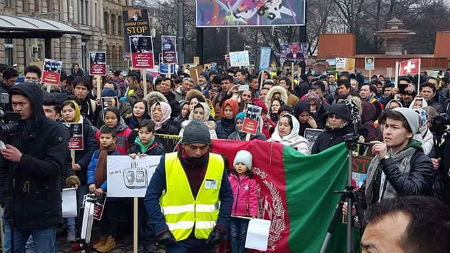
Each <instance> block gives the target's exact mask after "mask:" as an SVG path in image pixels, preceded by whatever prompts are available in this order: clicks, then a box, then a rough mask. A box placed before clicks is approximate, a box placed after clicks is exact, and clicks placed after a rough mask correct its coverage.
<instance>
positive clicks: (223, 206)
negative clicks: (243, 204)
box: [145, 120, 233, 253]
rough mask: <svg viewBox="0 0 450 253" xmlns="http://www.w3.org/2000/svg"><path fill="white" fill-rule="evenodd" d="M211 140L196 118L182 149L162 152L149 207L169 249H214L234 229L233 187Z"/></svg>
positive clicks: (148, 198) (147, 201) (182, 251)
mask: <svg viewBox="0 0 450 253" xmlns="http://www.w3.org/2000/svg"><path fill="white" fill-rule="evenodd" d="M210 143H211V137H210V134H209V130H208V127H207V126H206V125H205V124H204V123H203V122H201V121H198V120H193V121H192V122H190V123H189V124H188V125H187V126H186V128H185V130H184V133H183V139H182V141H181V148H180V149H179V151H178V152H174V153H168V154H166V155H165V156H162V157H161V162H160V164H159V166H158V167H157V168H156V171H155V173H154V174H153V177H152V179H151V181H150V184H149V186H148V189H147V194H146V196H145V207H146V208H147V213H148V216H149V219H150V222H151V223H152V225H153V227H154V230H155V233H156V236H157V239H158V241H159V242H160V243H162V244H165V245H166V252H167V253H171V252H176V253H185V252H212V251H213V247H214V245H216V244H217V243H219V242H220V241H222V240H223V239H225V237H226V235H227V234H228V223H229V218H230V214H231V206H232V204H233V192H232V190H231V187H230V182H229V181H228V176H227V170H226V163H225V161H224V159H223V158H222V156H220V155H218V154H213V153H211V152H210Z"/></svg>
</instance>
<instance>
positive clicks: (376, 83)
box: [371, 80, 383, 86]
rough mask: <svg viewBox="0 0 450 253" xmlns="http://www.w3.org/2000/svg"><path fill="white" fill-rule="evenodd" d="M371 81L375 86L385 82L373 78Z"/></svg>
mask: <svg viewBox="0 0 450 253" xmlns="http://www.w3.org/2000/svg"><path fill="white" fill-rule="evenodd" d="M371 83H372V85H375V86H378V85H383V83H382V82H381V81H378V80H373V81H372V82H371Z"/></svg>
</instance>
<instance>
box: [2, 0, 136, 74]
mask: <svg viewBox="0 0 450 253" xmlns="http://www.w3.org/2000/svg"><path fill="white" fill-rule="evenodd" d="M131 6H132V2H131V0H0V15H8V16H16V17H20V16H25V17H35V18H43V19H51V20H55V21H59V22H63V23H66V24H68V25H71V26H72V27H74V28H75V29H77V30H79V31H81V33H82V34H76V35H69V34H68V35H64V36H62V37H61V38H59V39H52V41H51V47H52V55H51V57H52V59H55V60H61V61H62V63H63V69H64V70H66V71H70V70H71V68H72V65H73V64H75V63H78V64H79V65H80V66H81V67H82V68H83V70H88V68H89V60H88V59H89V58H88V57H89V52H90V51H105V52H106V54H107V65H108V66H109V69H111V70H116V69H126V68H127V66H128V64H127V62H126V61H125V60H124V57H123V56H124V51H125V50H124V46H125V45H124V38H123V24H122V10H123V9H128V8H132V7H131ZM2 45H3V46H2ZM44 50H45V48H44V40H43V39H33V38H29V39H5V38H0V63H5V64H7V65H10V66H13V65H15V66H16V68H17V70H18V71H19V72H21V73H23V69H24V68H25V66H27V65H29V64H30V63H33V62H41V61H43V60H44V55H45V51H44ZM68 73H69V72H68Z"/></svg>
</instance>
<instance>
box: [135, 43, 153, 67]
mask: <svg viewBox="0 0 450 253" xmlns="http://www.w3.org/2000/svg"><path fill="white" fill-rule="evenodd" d="M130 41H131V43H130V51H131V64H132V66H133V68H134V69H152V68H153V66H154V58H153V40H152V37H151V36H130Z"/></svg>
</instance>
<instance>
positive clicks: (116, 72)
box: [114, 70, 122, 76]
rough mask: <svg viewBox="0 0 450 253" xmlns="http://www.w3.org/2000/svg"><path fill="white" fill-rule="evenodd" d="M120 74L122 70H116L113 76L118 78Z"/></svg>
mask: <svg viewBox="0 0 450 253" xmlns="http://www.w3.org/2000/svg"><path fill="white" fill-rule="evenodd" d="M120 73H122V70H116V71H114V76H120Z"/></svg>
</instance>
